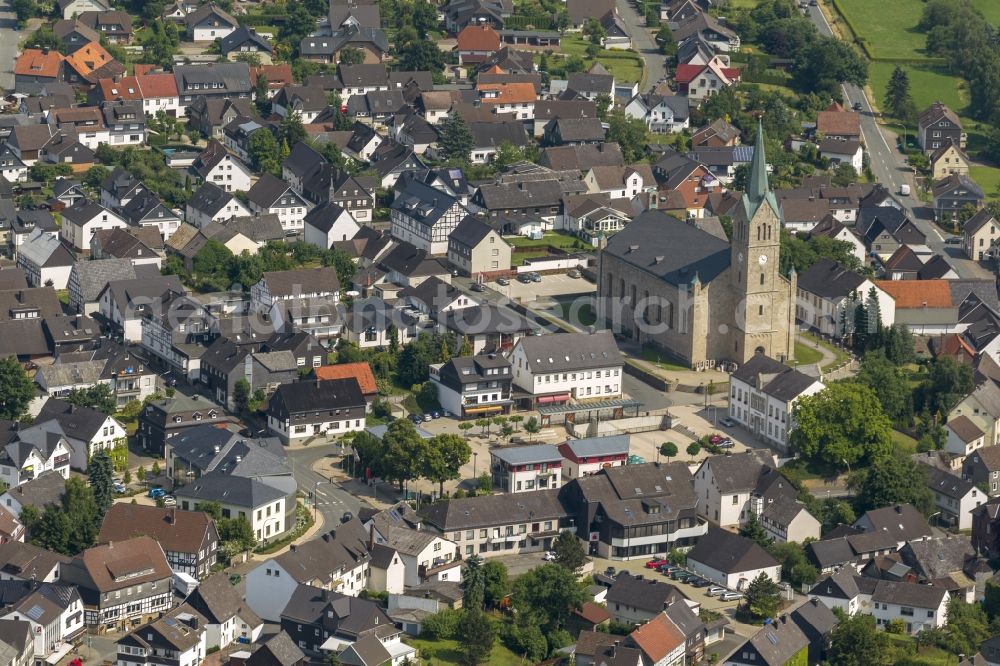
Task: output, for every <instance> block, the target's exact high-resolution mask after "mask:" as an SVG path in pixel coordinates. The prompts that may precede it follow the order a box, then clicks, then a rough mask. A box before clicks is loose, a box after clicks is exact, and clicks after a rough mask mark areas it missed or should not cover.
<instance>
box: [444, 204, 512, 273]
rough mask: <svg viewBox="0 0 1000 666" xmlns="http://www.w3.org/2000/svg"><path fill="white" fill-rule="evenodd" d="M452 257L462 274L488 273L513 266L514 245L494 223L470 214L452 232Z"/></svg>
mask: <svg viewBox="0 0 1000 666" xmlns="http://www.w3.org/2000/svg"><path fill="white" fill-rule="evenodd" d="M448 261H449V262H450V263H451V264H452V265H453V266H455V268H457V269H458V270H459V272H461V273H462V275H468V276H471V277H474V276H484V275H487V276H488V275H490V274H494V273H499V272H501V271H507V270H508V269H509V268H510V266H511V246H510V245H509V244H508V243H507V241H505V240H504V239H503V237H502V236H500V234H498V233H497V232H496V230H495V229H493V227H491V226H490V225H488V224H486V223H484V222H481V221H480V220H478V219H476V218H473V217H466V218H465V219H463V220H462V221H461V222H459V223H458V225H457V226H456V227H455V229H454V230H452V232H451V233H450V234H449V235H448Z"/></svg>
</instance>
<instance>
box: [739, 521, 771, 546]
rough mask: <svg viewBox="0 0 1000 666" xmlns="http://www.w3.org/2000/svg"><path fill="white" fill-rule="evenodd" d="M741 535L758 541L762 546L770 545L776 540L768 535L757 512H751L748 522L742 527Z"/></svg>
mask: <svg viewBox="0 0 1000 666" xmlns="http://www.w3.org/2000/svg"><path fill="white" fill-rule="evenodd" d="M740 536H742V537H746V538H747V539H750V540H751V541H754V542H756V543H757V545H758V546H760V547H761V548H768V547H770V545H771V543H772V542H773V541H774V539H772V538H771V537H769V536H767V531H766V530H765V529H764V526H763V525H761V524H760V521H759V520H757V514H755V513H751V514H750V517H749V518H748V519H747V522H746V524H745V525H743V527H741V528H740Z"/></svg>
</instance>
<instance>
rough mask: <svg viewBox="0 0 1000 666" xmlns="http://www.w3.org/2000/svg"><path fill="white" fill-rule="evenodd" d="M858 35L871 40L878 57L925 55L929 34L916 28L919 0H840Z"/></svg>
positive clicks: (870, 42) (873, 50)
mask: <svg viewBox="0 0 1000 666" xmlns="http://www.w3.org/2000/svg"><path fill="white" fill-rule="evenodd" d="M839 5H840V7H841V9H842V10H843V11H844V12H845V13H846V14H847V15H848V18H849V19H850V20H851V25H852V26H853V29H854V30H855V31H856V32H857V37H860V38H863V39H865V40H867V41H868V46H869V48H870V49H871V51H872V53H873V54H874V56H875V58H922V57H925V56H924V46H925V45H926V43H927V37H926V36H925V35H924V34H923V33H921V32H917V23H919V22H920V16H921V14H922V13H923V9H924V3H923V2H921V1H920V0H881V2H871V0H839Z"/></svg>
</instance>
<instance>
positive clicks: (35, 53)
mask: <svg viewBox="0 0 1000 666" xmlns="http://www.w3.org/2000/svg"><path fill="white" fill-rule="evenodd" d="M63 60H65V58H64V57H63V54H61V53H59V52H58V51H49V52H48V53H46V52H45V51H42V50H41V49H25V50H24V53H22V54H21V57H19V58H18V59H17V62H16V63H14V73H15V74H21V75H23V76H46V77H51V78H55V77H57V76H59V65H60V63H62V61H63Z"/></svg>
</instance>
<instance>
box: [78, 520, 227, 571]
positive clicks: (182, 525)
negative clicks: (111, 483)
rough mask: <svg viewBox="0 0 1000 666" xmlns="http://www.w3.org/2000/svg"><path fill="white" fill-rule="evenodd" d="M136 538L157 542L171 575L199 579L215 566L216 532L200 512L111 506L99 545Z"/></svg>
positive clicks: (98, 538) (99, 536) (102, 528)
mask: <svg viewBox="0 0 1000 666" xmlns="http://www.w3.org/2000/svg"><path fill="white" fill-rule="evenodd" d="M137 536H149V537H152V538H154V539H156V541H157V542H158V543H159V544H160V547H162V548H163V552H164V555H165V556H166V558H167V563H168V564H170V568H171V569H172V570H173V571H174V572H180V573H185V574H187V575H189V576H192V577H194V578H197V579H199V580H200V579H203V578H205V577H207V576H208V574H210V573H211V571H212V567H213V566H215V562H216V550H217V549H218V543H219V533H218V531H217V530H216V527H215V521H214V520H212V518H211V516H209V515H208V514H206V513H203V512H201V511H181V510H178V509H176V508H172V507H168V508H163V509H161V508H159V507H155V506H144V505H141V504H124V503H118V504H113V505H111V508H110V509H108V512H107V513H106V514H104V520H103V521H102V523H101V531H100V533H99V534H98V536H97V541H98V543H114V542H118V541H127V540H128V539H131V538H132V537H137Z"/></svg>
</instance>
